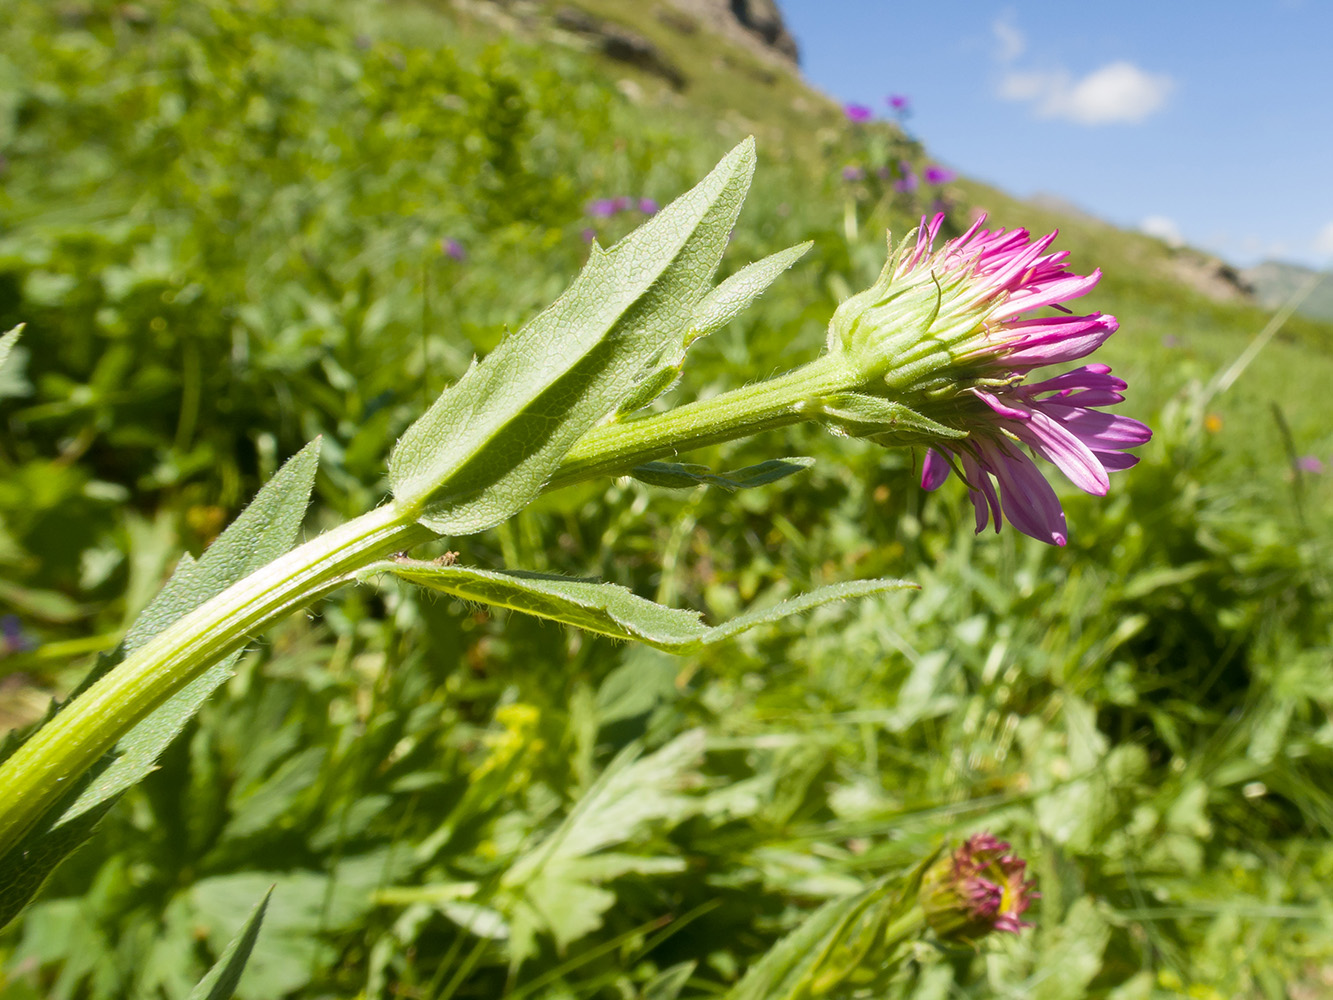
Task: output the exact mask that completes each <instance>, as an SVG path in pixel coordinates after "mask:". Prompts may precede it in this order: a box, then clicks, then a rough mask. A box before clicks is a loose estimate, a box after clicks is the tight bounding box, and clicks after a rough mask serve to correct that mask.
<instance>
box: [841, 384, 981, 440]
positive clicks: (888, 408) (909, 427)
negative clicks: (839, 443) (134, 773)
mask: <svg viewBox="0 0 1333 1000" xmlns="http://www.w3.org/2000/svg"><path fill="white" fill-rule="evenodd" d="M820 410H821V412H822V413H823V416H824V419H825V421H826V422H828V423H830V424H833V425H834V426H835V427H837V428H838V429H839V430H842V431H844V432H846V433H847V434H850V435H851V436H852V437H864V438H870V439H871V440H872V441H879V442H880V443H882V444H889V445H897V444H903V443H905V442H906V443H910V442H913V441H917V440H924V441H926V442H930V441H934V440H939V439H940V438H945V439H952V440H959V439H961V438H965V437H967V432H966V431H960V430H955V429H954V428H952V427H948V426H946V425H944V424H941V423H939V422H938V421H935V420H931V419H930V418H929V417H926V416H923V415H922V414H920V413H917V412H916V410H913V409H912V408H911V407H909V406H904V405H903V404H902V403H897V402H894V401H893V400H890V399H885V398H883V397H882V396H872V395H870V394H869V393H864V392H841V393H838V394H836V395H833V396H828V397H825V398H824V399H823V400H822V401H821V407H820Z"/></svg>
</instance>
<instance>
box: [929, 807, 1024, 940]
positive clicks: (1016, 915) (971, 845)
mask: <svg viewBox="0 0 1333 1000" xmlns="http://www.w3.org/2000/svg"><path fill="white" fill-rule="evenodd" d="M1026 867H1027V863H1026V862H1025V861H1023V860H1022V859H1020V858H1019V857H1017V856H1016V855H1014V854H1011V853H1010V852H1009V845H1008V844H1007V843H1005V842H1004V841H1002V840H997V839H995V837H993V836H991V835H990V834H989V833H978V834H976V835H974V836H972V837H969V838H968V839H967V840H965V841H964V842H963V844H962V846H960V847H959V848H958V849H957V850H955V851H953V852H951V853H949V854H945V855H943V856H942V857H940V859H939V860H937V861H936V862H935V863H934V864H933V865H931V867H930V869H929V870H928V871H927V872H926V875H925V878H924V880H923V881H922V884H921V907H922V909H923V910H924V911H925V914H926V922H927V923H929V924H930V926H931V929H932V930H934V931H935V933H936V934H938V935H939V936H940V937H941V938H943V939H944V940H946V941H956V942H959V943H962V944H973V943H975V942H977V941H979V940H980V939H981V938H983V937H985V936H986V935H987V934H990V933H992V932H994V931H1008V932H1010V933H1013V934H1017V933H1018V932H1019V931H1021V930H1022V929H1023V928H1024V927H1031V926H1032V925H1031V924H1030V923H1028V922H1026V921H1024V920H1022V919H1021V917H1022V915H1023V914H1024V913H1025V912H1026V911H1027V908H1028V906H1029V905H1030V904H1031V902H1032V899H1033V897H1034V896H1036V895H1037V894H1036V893H1035V892H1034V891H1033V888H1034V883H1033V882H1031V881H1030V880H1028V879H1025V878H1024V877H1023V872H1024V869H1026Z"/></svg>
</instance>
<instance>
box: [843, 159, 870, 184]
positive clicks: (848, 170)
mask: <svg viewBox="0 0 1333 1000" xmlns="http://www.w3.org/2000/svg"><path fill="white" fill-rule="evenodd" d="M865 176H866V172H865V171H864V170H862V169H861V168H860V167H858V166H854V165H853V164H850V163H849V164H847V166H845V167H843V168H842V179H843V180H845V181H847V182H849V183H851V182H854V181H861V180H865Z"/></svg>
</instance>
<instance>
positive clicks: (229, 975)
mask: <svg viewBox="0 0 1333 1000" xmlns="http://www.w3.org/2000/svg"><path fill="white" fill-rule="evenodd" d="M271 895H273V890H272V889H270V890H269V891H268V892H266V893H264V898H263V899H261V900H260V901H259V903H258V905H257V906H255V908H254V911H253V912H252V913H251V914H250V918H249V919H248V920H246V922H245V926H244V927H242V928H241V929H240V931H239V932H238V933H237V935H236V937H234V938H233V939H232V942H231V944H229V945H227V949H226V951H224V952H223V953H222V955H221V956H220V957H219V958H218V960H217V963H216V964H215V965H214V966H213V968H211V969H209V970H208V974H207V975H206V976H204V978H203V979H201V980H199V985H197V986H196V987H195V988H194V989H192V990H191V991H190V995H189V997H188V998H187V1000H231V996H232V994H233V993H235V992H236V985H237V984H238V983H239V982H240V981H241V973H242V972H244V971H245V963H246V961H247V960H248V959H249V958H250V951H251V950H252V949H253V948H254V946H255V941H256V940H257V939H258V937H259V925H260V924H262V923H263V922H264V911H265V910H266V909H267V908H268V900H269V897H270V896H271Z"/></svg>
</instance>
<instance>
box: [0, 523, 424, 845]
mask: <svg viewBox="0 0 1333 1000" xmlns="http://www.w3.org/2000/svg"><path fill="white" fill-rule="evenodd" d="M410 517H411V515H410V514H404V512H403V511H401V510H399V509H398V508H397V507H395V506H394V505H392V504H389V505H387V506H384V507H380V508H379V509H377V510H373V511H371V512H370V513H368V514H363V515H362V516H361V517H358V518H355V519H354V520H351V521H348V522H347V523H346V524H343V525H340V526H339V527H337V528H334V529H333V530H331V531H328V532H325V533H324V534H322V535H320V536H318V537H317V538H314V539H312V540H311V541H309V542H306V543H305V544H304V545H301V546H299V547H297V548H295V549H293V550H292V551H291V552H289V553H287V554H286V555H285V556H282V557H281V558H279V559H276V560H274V561H273V562H271V563H269V564H268V565H267V566H265V567H264V568H262V569H260V570H258V571H256V572H255V573H252V574H250V575H249V576H247V577H245V578H244V579H243V580H240V581H238V582H237V583H235V584H233V585H232V586H231V587H229V588H227V589H226V590H225V591H223V592H222V593H221V594H219V595H218V596H217V597H214V598H213V599H212V600H210V601H207V602H206V603H204V604H203V605H201V606H200V607H198V608H196V609H195V610H194V611H192V612H190V613H189V614H187V615H185V616H184V617H182V618H180V619H179V620H178V621H176V622H175V623H174V624H172V625H171V626H170V627H169V628H167V629H165V630H163V631H162V632H161V633H159V634H158V635H157V636H155V637H154V638H152V639H151V640H149V641H148V642H147V643H145V644H144V645H143V646H141V647H140V648H139V649H136V650H135V651H134V652H133V653H131V654H130V655H129V656H127V657H126V658H125V659H124V660H123V661H122V662H121V663H120V664H118V665H117V666H116V667H115V668H114V669H113V670H111V671H110V672H108V673H107V674H106V675H105V676H104V677H102V678H101V679H100V680H98V681H97V682H96V683H95V684H93V685H92V687H90V688H89V689H88V690H87V691H85V692H84V693H83V694H81V695H80V696H79V697H77V698H75V699H74V700H73V701H72V702H71V703H70V704H69V705H67V706H66V707H65V708H64V709H63V710H62V711H61V712H60V713H59V714H58V715H57V716H56V717H55V718H54V719H52V720H51V721H50V722H48V723H47V724H46V725H45V726H43V727H42V728H41V729H39V730H38V731H37V732H36V733H34V734H33V736H32V738H31V739H29V740H28V741H27V742H26V743H24V744H23V745H22V746H21V747H19V749H18V750H16V751H15V752H14V754H13V755H12V756H11V757H10V758H9V759H8V760H6V761H5V762H4V764H3V765H0V789H3V796H2V797H0V798H2V800H3V804H2V805H0V855H3V854H4V853H5V852H6V851H8V850H9V849H11V848H12V847H13V846H14V845H15V844H16V843H17V842H18V840H19V839H20V838H21V837H22V836H23V834H24V833H25V832H27V830H28V829H29V828H30V827H31V826H32V825H33V824H34V823H36V822H37V820H38V819H39V818H40V817H41V816H42V815H43V813H45V812H46V810H47V809H49V808H50V807H51V806H52V805H54V804H55V803H56V802H57V801H58V800H59V799H60V798H61V796H63V795H64V794H65V791H66V789H68V788H69V787H70V782H71V781H73V780H74V779H75V778H76V777H78V776H79V775H81V774H82V773H83V772H84V771H86V770H87V769H88V768H89V767H91V766H92V765H93V764H94V763H95V762H96V761H97V760H98V759H99V758H100V757H101V756H102V755H103V754H105V753H106V752H107V751H109V750H110V749H111V748H112V747H114V746H115V745H116V743H117V742H118V741H119V740H120V738H121V737H122V736H124V735H125V734H126V733H128V732H129V731H130V730H131V729H132V728H133V727H134V726H135V725H136V724H137V723H138V722H139V721H140V720H142V719H143V718H144V717H145V716H147V715H148V714H149V713H151V712H152V711H153V710H154V709H156V708H158V707H159V706H160V705H162V704H163V703H164V702H165V701H166V700H167V699H168V698H170V697H171V696H172V695H173V694H175V693H176V692H177V691H179V690H180V689H181V688H183V687H184V686H185V685H186V684H188V683H189V682H190V681H192V680H193V679H194V678H196V677H198V676H199V675H200V674H201V673H203V671H204V670H206V669H207V668H208V667H209V666H210V665H212V664H213V663H216V662H217V661H218V660H219V659H221V658H222V657H224V656H226V655H227V654H228V653H230V652H232V651H233V650H235V649H236V648H238V647H239V646H241V645H242V644H244V643H245V642H246V641H247V640H248V639H250V638H251V637H252V636H253V635H255V634H257V633H259V632H261V631H263V629H264V628H265V627H267V626H269V625H271V624H272V623H274V622H276V621H279V620H281V619H282V618H283V617H284V616H285V615H287V614H288V613H290V612H291V611H293V610H295V609H296V608H299V607H303V606H305V605H306V604H309V603H310V602H311V601H313V600H315V599H316V598H317V597H319V596H320V595H322V594H325V593H327V592H328V591H330V590H332V589H334V588H335V587H337V586H339V585H340V584H341V583H343V582H344V581H345V580H346V579H347V577H348V576H349V574H351V573H352V572H354V571H355V570H357V569H359V568H360V567H362V566H364V565H366V564H367V563H370V562H373V561H375V560H376V559H382V558H384V557H385V556H387V555H389V554H390V553H393V552H395V551H398V550H399V549H404V548H408V547H410V546H412V545H416V544H418V543H420V542H422V541H424V540H426V539H429V538H433V537H434V535H433V534H432V533H431V532H430V531H428V530H427V529H425V528H423V527H421V526H420V525H418V524H416V523H415V522H413V521H412V520H410ZM405 519H408V520H406V523H404V520H405Z"/></svg>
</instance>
